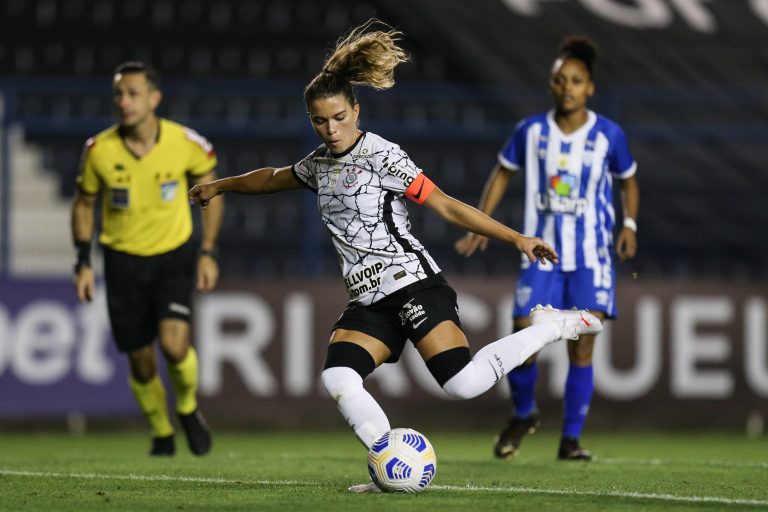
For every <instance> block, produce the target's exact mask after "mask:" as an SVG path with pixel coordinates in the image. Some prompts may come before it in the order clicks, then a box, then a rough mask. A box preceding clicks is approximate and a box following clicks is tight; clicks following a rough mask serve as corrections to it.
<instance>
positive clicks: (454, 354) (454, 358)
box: [427, 347, 472, 387]
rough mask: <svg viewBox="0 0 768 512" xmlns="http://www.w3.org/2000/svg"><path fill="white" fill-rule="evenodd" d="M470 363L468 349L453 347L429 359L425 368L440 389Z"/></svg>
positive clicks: (470, 358)
mask: <svg viewBox="0 0 768 512" xmlns="http://www.w3.org/2000/svg"><path fill="white" fill-rule="evenodd" d="M470 361H472V357H470V355H469V348H468V347H455V348H451V349H448V350H446V351H444V352H440V353H439V354H437V355H435V356H433V357H431V358H430V359H429V361H427V368H428V369H429V372H430V373H431V374H432V376H433V377H434V378H435V380H436V381H437V383H438V384H440V387H443V386H444V385H445V383H446V382H448V381H449V380H451V378H452V377H453V376H454V375H456V374H457V373H459V372H460V371H461V370H462V369H464V367H465V366H467V365H468V364H469V362H470Z"/></svg>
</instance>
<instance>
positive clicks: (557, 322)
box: [530, 304, 603, 340]
mask: <svg viewBox="0 0 768 512" xmlns="http://www.w3.org/2000/svg"><path fill="white" fill-rule="evenodd" d="M530 319H531V323H532V324H539V323H542V322H549V323H551V324H552V325H554V326H555V327H556V328H557V331H558V332H559V333H560V336H558V339H564V340H577V339H579V336H581V335H582V334H597V333H599V332H600V331H602V330H603V323H602V322H601V321H600V319H599V318H597V317H596V316H595V315H593V314H592V313H590V312H589V311H587V310H577V309H571V310H569V311H563V310H560V309H555V308H553V307H552V306H550V305H549V304H547V305H546V306H542V305H541V304H537V305H536V307H535V308H533V309H532V310H531V314H530Z"/></svg>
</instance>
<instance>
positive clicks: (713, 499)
mask: <svg viewBox="0 0 768 512" xmlns="http://www.w3.org/2000/svg"><path fill="white" fill-rule="evenodd" d="M0 476H21V477H32V478H74V479H88V480H99V479H103V480H139V481H150V482H199V483H212V484H256V485H274V486H287V485H300V486H308V485H323V484H322V483H320V482H302V481H299V480H239V479H229V478H210V477H194V476H174V475H162V474H160V475H140V474H136V473H129V474H124V475H115V474H108V473H104V474H102V473H58V472H50V471H23V470H13V469H7V468H0ZM431 488H432V489H435V490H439V491H470V492H506V493H519V494H554V495H557V496H593V497H611V498H625V499H638V500H653V501H673V502H685V503H719V504H722V505H748V506H760V507H765V506H768V500H752V499H741V498H725V497H722V496H677V495H674V494H658V493H642V492H620V491H574V490H571V491H567V490H564V489H537V488H534V487H491V486H476V485H466V486H462V485H433V486H431Z"/></svg>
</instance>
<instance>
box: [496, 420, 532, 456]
mask: <svg viewBox="0 0 768 512" xmlns="http://www.w3.org/2000/svg"><path fill="white" fill-rule="evenodd" d="M539 426H541V420H540V419H539V415H538V413H535V412H534V413H533V414H531V415H530V416H528V417H527V418H512V419H510V420H509V423H507V426H506V427H505V428H504V430H502V431H501V432H500V433H499V435H498V436H496V444H495V445H494V446H493V454H494V455H495V456H496V457H498V458H499V459H511V458H512V457H514V456H515V455H517V452H518V450H519V448H520V443H521V442H522V441H523V436H524V435H525V434H533V433H534V432H536V429H537V428H539Z"/></svg>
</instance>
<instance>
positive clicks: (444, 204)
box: [424, 187, 558, 263]
mask: <svg viewBox="0 0 768 512" xmlns="http://www.w3.org/2000/svg"><path fill="white" fill-rule="evenodd" d="M424 205H425V206H427V207H429V208H430V209H431V210H433V211H434V212H435V213H437V214H438V215H439V216H440V217H441V218H442V219H443V220H445V221H446V222H450V223H451V224H455V225H457V226H459V227H462V228H465V229H467V230H469V231H472V232H473V233H477V234H478V235H482V236H487V237H489V238H493V239H495V240H499V241H501V242H506V243H509V244H512V245H514V246H515V247H517V248H518V249H519V250H520V251H521V252H523V253H525V255H526V256H528V259H529V260H530V261H531V262H533V261H536V260H539V261H541V262H542V263H543V262H545V261H551V262H553V263H557V261H558V256H557V252H555V250H554V249H553V248H552V247H551V246H550V245H549V244H547V243H546V242H544V240H542V239H540V238H535V237H529V236H525V235H523V234H521V233H518V232H517V231H515V230H514V229H512V228H509V227H507V226H505V225H504V224H502V223H500V222H497V221H495V220H493V219H492V218H490V217H489V216H487V215H486V214H484V213H483V212H481V211H480V210H478V209H477V208H473V207H471V206H469V205H468V204H466V203H462V202H461V201H459V200H458V199H454V198H453V197H451V196H448V195H446V194H445V193H443V191H442V190H440V189H439V188H437V187H435V189H434V191H433V192H432V193H431V194H430V195H429V197H428V198H427V200H426V201H424Z"/></svg>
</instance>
